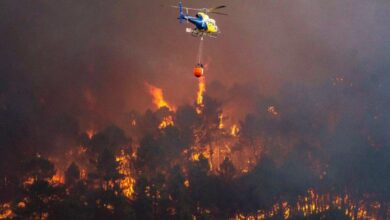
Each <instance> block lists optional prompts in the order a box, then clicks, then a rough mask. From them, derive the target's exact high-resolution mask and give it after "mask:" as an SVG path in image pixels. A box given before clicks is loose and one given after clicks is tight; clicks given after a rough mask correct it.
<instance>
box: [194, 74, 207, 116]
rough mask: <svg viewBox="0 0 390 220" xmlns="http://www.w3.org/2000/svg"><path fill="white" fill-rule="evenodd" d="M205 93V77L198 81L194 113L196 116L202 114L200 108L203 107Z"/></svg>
mask: <svg viewBox="0 0 390 220" xmlns="http://www.w3.org/2000/svg"><path fill="white" fill-rule="evenodd" d="M205 92H206V77H205V76H203V77H200V78H199V81H198V92H197V93H196V104H197V108H196V112H197V113H198V114H200V113H202V108H203V106H204V103H203V95H204V93H205Z"/></svg>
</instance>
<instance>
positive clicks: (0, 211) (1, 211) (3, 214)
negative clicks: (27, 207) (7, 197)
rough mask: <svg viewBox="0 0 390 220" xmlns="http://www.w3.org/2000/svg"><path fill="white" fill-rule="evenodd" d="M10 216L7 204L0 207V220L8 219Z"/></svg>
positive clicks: (10, 212)
mask: <svg viewBox="0 0 390 220" xmlns="http://www.w3.org/2000/svg"><path fill="white" fill-rule="evenodd" d="M12 216H13V212H12V209H11V205H10V204H9V203H4V204H2V205H0V219H10V218H12Z"/></svg>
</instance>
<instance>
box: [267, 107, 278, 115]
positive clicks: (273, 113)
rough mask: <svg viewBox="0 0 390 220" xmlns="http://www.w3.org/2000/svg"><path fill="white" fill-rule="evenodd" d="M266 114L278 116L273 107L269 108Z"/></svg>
mask: <svg viewBox="0 0 390 220" xmlns="http://www.w3.org/2000/svg"><path fill="white" fill-rule="evenodd" d="M267 111H268V113H270V114H272V115H275V116H276V115H278V114H279V113H278V112H277V111H276V108H275V106H272V105H271V106H269V107H268V109H267Z"/></svg>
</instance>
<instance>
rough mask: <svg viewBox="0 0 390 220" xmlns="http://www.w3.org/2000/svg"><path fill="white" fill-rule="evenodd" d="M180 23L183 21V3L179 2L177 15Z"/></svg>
mask: <svg viewBox="0 0 390 220" xmlns="http://www.w3.org/2000/svg"><path fill="white" fill-rule="evenodd" d="M178 19H179V21H180V23H183V21H184V20H185V19H184V13H183V3H182V2H179V17H178Z"/></svg>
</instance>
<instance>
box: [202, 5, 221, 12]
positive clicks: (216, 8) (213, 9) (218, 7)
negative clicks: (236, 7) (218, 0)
mask: <svg viewBox="0 0 390 220" xmlns="http://www.w3.org/2000/svg"><path fill="white" fill-rule="evenodd" d="M225 7H226V5H220V6H217V7H214V8H208V9H207V11H208V12H212V11H215V10H218V9H221V8H225Z"/></svg>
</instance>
